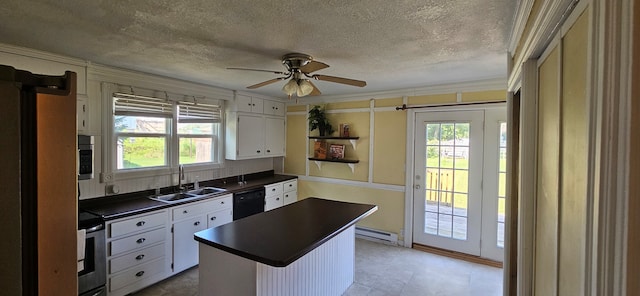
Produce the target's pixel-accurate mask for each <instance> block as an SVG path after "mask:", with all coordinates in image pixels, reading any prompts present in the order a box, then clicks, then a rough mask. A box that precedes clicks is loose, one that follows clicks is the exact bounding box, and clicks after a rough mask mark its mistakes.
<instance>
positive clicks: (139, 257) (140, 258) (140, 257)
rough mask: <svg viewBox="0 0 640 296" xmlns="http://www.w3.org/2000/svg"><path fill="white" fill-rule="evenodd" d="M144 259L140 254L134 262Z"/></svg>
mask: <svg viewBox="0 0 640 296" xmlns="http://www.w3.org/2000/svg"><path fill="white" fill-rule="evenodd" d="M143 258H144V254H140V255H138V256H136V260H142V259H143Z"/></svg>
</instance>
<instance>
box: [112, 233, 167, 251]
mask: <svg viewBox="0 0 640 296" xmlns="http://www.w3.org/2000/svg"><path fill="white" fill-rule="evenodd" d="M166 231H167V230H166V229H165V228H160V229H156V230H152V231H149V232H144V233H139V234H136V235H132V236H129V237H125V238H121V239H117V240H114V241H112V242H111V243H110V244H111V250H110V253H109V254H110V255H111V256H113V255H117V254H120V253H123V252H126V251H132V250H135V249H138V248H144V247H146V246H149V245H152V244H154V243H158V242H163V241H165V240H166Z"/></svg>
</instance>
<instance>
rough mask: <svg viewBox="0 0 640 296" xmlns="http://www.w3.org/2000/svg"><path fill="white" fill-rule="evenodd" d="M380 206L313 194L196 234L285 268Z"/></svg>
mask: <svg viewBox="0 0 640 296" xmlns="http://www.w3.org/2000/svg"><path fill="white" fill-rule="evenodd" d="M377 209H378V207H377V206H375V205H368V204H356V203H349V202H342V201H334V200H327V199H321V198H315V197H310V198H306V199H303V200H300V201H298V202H295V203H292V204H290V205H287V206H284V207H281V208H277V209H274V210H271V211H268V212H264V213H261V214H258V215H253V216H250V217H246V218H243V219H240V220H237V221H234V222H232V223H229V224H225V225H222V226H219V227H216V228H210V229H206V230H203V231H200V232H197V233H195V234H194V237H195V239H196V240H197V241H198V242H200V243H202V244H205V245H208V246H211V247H213V248H217V249H220V250H223V251H226V252H229V253H232V254H235V255H237V256H240V257H243V258H246V259H249V260H252V261H256V262H260V263H264V264H268V265H271V266H274V267H285V266H287V265H289V264H290V263H292V262H294V261H296V260H297V259H298V258H300V257H302V256H304V255H305V254H307V253H309V252H310V251H312V250H313V249H315V248H316V247H318V246H320V245H322V244H323V243H324V242H326V241H328V240H330V239H331V238H333V237H334V236H335V235H337V234H339V233H340V232H342V231H343V230H345V229H347V228H349V227H351V226H353V225H354V224H355V223H356V222H357V221H358V220H360V219H362V218H364V217H366V216H368V215H370V214H371V213H373V212H375V211H376V210H377Z"/></svg>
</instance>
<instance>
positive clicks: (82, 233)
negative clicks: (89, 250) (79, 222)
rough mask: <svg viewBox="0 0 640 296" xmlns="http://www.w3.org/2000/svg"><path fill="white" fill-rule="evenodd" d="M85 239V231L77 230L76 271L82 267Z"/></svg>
mask: <svg viewBox="0 0 640 296" xmlns="http://www.w3.org/2000/svg"><path fill="white" fill-rule="evenodd" d="M86 239H87V231H86V230H84V229H80V230H78V272H81V271H82V270H83V269H84V248H85V242H86Z"/></svg>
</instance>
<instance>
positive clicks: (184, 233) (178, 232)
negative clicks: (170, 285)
mask: <svg viewBox="0 0 640 296" xmlns="http://www.w3.org/2000/svg"><path fill="white" fill-rule="evenodd" d="M205 219H206V217H205V216H204V215H198V216H195V217H193V218H191V219H187V220H184V221H180V222H176V223H173V272H181V271H183V270H185V269H187V268H189V267H191V266H194V265H196V264H198V243H197V242H196V241H195V240H194V239H193V234H194V233H196V232H198V231H201V230H205V229H207V221H206V220H205Z"/></svg>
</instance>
